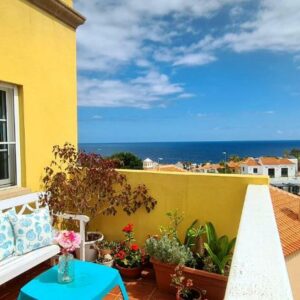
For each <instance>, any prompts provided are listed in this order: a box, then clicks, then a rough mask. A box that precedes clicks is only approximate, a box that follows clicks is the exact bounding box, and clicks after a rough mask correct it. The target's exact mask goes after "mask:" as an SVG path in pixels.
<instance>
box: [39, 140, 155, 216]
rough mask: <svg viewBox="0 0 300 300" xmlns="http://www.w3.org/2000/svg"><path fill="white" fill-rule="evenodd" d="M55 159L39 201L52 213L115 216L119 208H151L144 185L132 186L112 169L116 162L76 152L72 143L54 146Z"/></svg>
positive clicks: (44, 181)
mask: <svg viewBox="0 0 300 300" xmlns="http://www.w3.org/2000/svg"><path fill="white" fill-rule="evenodd" d="M53 155H54V159H53V160H52V162H51V163H50V165H49V166H47V167H46V168H45V176H44V177H43V184H44V189H45V192H46V193H45V194H44V195H43V196H41V197H42V200H43V201H44V202H45V203H46V204H48V205H49V207H50V209H51V210H52V211H53V213H55V214H60V213H73V214H86V215H88V216H89V217H90V218H91V219H93V218H94V217H96V216H97V215H100V214H103V215H115V214H116V213H117V209H118V208H120V209H122V210H123V211H124V212H126V213H127V214H128V215H130V214H132V213H134V212H136V210H137V209H139V208H142V207H144V208H145V209H146V211H147V212H150V211H151V210H153V209H154V207H155V205H156V203H157V202H156V200H155V199H153V198H152V197H151V196H150V195H149V193H148V190H147V188H146V186H145V185H144V184H140V185H138V186H137V187H135V188H132V187H131V185H130V184H129V183H128V182H127V178H126V176H125V175H123V174H120V173H119V172H118V171H117V170H116V169H115V161H113V160H109V159H105V158H103V157H102V156H100V155H98V154H87V153H85V152H77V150H76V148H75V147H74V146H73V145H71V144H68V143H66V144H64V146H62V147H60V146H58V145H55V146H54V147H53Z"/></svg>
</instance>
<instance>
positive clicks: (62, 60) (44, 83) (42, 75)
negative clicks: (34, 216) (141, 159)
mask: <svg viewBox="0 0 300 300" xmlns="http://www.w3.org/2000/svg"><path fill="white" fill-rule="evenodd" d="M64 2H65V3H67V4H68V5H72V1H71V0H65V1H64ZM0 11H1V12H2V13H1V18H0V37H1V43H0V82H1V81H2V82H5V83H8V84H12V85H15V86H17V87H18V91H19V103H20V104H19V110H20V140H21V165H22V186H26V187H29V188H31V189H32V190H39V189H40V183H41V175H42V172H43V168H44V167H45V166H46V165H48V164H49V161H50V159H51V158H52V154H51V150H52V146H53V145H55V144H60V145H62V144H63V143H65V142H66V141H68V142H71V143H73V144H75V145H76V144H77V96H76V93H77V92H76V32H75V30H74V29H73V28H72V27H70V26H68V25H66V24H65V23H63V22H62V21H60V20H58V19H57V18H55V17H54V16H52V15H50V14H48V13H47V12H46V11H44V10H42V9H40V8H38V7H37V6H35V5H34V4H31V2H30V1H27V0H1V1H0Z"/></svg>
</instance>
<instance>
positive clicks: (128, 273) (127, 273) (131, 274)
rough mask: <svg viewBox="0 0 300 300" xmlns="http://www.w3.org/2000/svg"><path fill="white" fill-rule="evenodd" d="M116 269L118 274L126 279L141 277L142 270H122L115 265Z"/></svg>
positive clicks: (139, 268) (138, 268) (137, 268)
mask: <svg viewBox="0 0 300 300" xmlns="http://www.w3.org/2000/svg"><path fill="white" fill-rule="evenodd" d="M115 267H116V269H118V270H119V272H120V274H121V275H122V276H123V277H126V278H139V277H141V273H142V268H141V267H136V268H123V267H121V266H119V265H118V264H115Z"/></svg>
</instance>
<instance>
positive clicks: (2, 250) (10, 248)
mask: <svg viewBox="0 0 300 300" xmlns="http://www.w3.org/2000/svg"><path fill="white" fill-rule="evenodd" d="M14 244H15V241H14V233H13V228H12V226H11V223H10V222H9V218H8V215H7V213H0V262H1V261H2V260H3V259H5V258H6V257H8V256H10V255H12V253H13V252H14Z"/></svg>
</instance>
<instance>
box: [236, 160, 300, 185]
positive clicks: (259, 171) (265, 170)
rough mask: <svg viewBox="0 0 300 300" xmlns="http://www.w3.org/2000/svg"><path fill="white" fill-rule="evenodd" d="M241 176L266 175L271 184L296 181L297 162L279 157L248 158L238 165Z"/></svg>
mask: <svg viewBox="0 0 300 300" xmlns="http://www.w3.org/2000/svg"><path fill="white" fill-rule="evenodd" d="M240 168H241V173H242V174H253V175H268V176H269V177H270V179H271V183H276V182H277V183H280V182H288V181H289V180H290V179H296V176H297V169H298V160H297V159H295V158H293V159H290V158H281V157H259V158H252V157H248V158H247V159H246V160H244V161H243V162H241V164H240Z"/></svg>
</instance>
